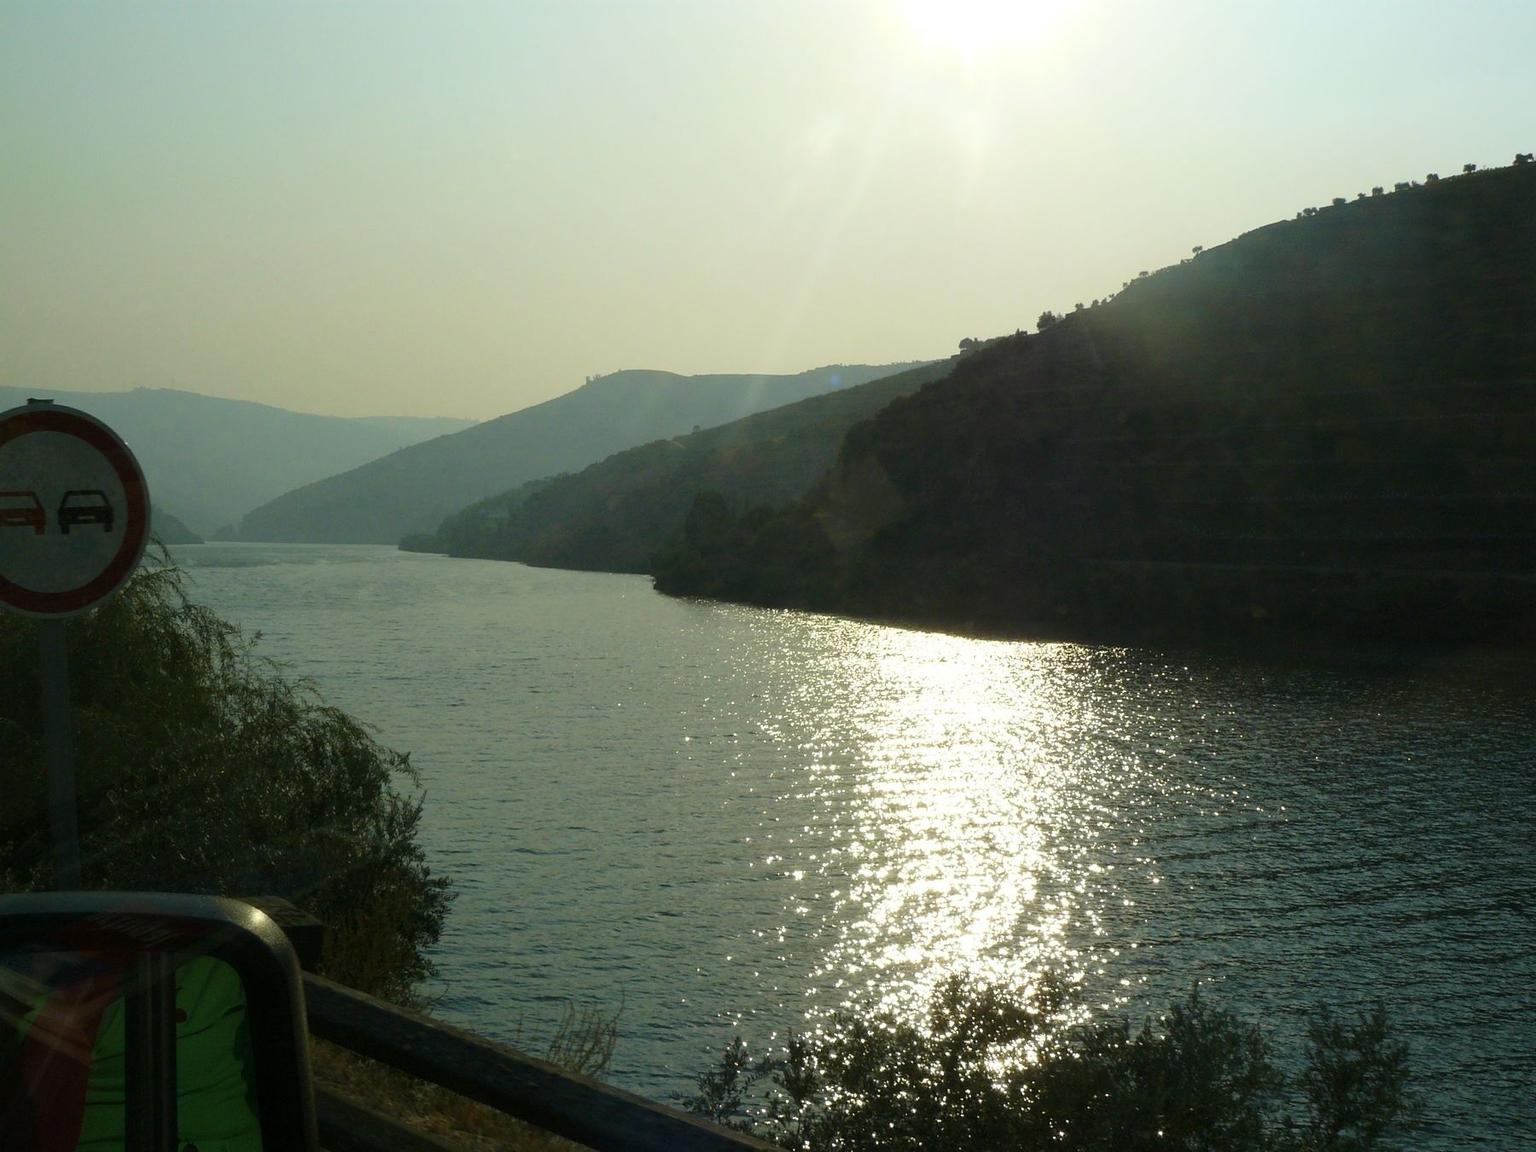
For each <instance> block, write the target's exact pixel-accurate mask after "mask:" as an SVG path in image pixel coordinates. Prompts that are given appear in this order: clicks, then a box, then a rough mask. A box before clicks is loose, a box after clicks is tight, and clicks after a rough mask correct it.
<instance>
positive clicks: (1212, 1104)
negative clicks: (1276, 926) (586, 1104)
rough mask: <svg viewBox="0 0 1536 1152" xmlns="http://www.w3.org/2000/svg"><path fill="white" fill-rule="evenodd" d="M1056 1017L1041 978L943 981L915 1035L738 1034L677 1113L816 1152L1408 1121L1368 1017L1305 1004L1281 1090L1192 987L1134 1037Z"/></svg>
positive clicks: (849, 1028)
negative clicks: (1294, 1062) (1298, 1047)
mask: <svg viewBox="0 0 1536 1152" xmlns="http://www.w3.org/2000/svg"><path fill="white" fill-rule="evenodd" d="M1066 1007H1067V998H1066V996H1065V994H1064V992H1063V990H1062V988H1061V986H1060V985H1057V984H1051V983H1047V984H1046V985H1044V986H1043V988H1042V989H1041V990H1039V991H1037V992H1035V993H1033V994H1031V995H1028V996H1024V995H1015V994H1014V993H1012V992H1010V991H1007V990H1004V989H1000V988H997V987H993V986H988V985H974V984H967V983H965V982H963V981H960V980H951V981H949V982H947V983H946V984H944V985H943V986H942V987H941V988H940V990H939V991H938V993H937V994H936V995H935V998H934V1001H933V1004H932V1006H931V1009H930V1020H929V1027H928V1028H926V1029H921V1028H918V1027H915V1026H913V1025H912V1024H909V1023H904V1022H901V1021H899V1020H896V1019H894V1018H892V1017H889V1016H884V1015H876V1016H858V1015H852V1014H844V1015H841V1016H839V1017H837V1018H835V1019H834V1020H833V1022H832V1026H831V1027H829V1028H828V1029H827V1030H826V1031H824V1032H823V1033H820V1034H818V1035H815V1036H809V1037H807V1036H795V1037H792V1038H791V1039H790V1041H789V1043H788V1045H787V1046H786V1047H785V1048H784V1049H783V1050H782V1051H780V1052H777V1053H773V1054H770V1055H768V1056H765V1057H763V1058H761V1059H758V1060H753V1059H752V1057H751V1054H750V1052H749V1051H748V1049H747V1047H746V1045H745V1044H744V1043H743V1042H742V1041H741V1039H740V1038H739V1037H738V1038H737V1040H736V1041H735V1043H734V1044H733V1045H732V1047H731V1048H729V1049H727V1050H726V1052H725V1053H724V1054H723V1055H722V1057H721V1061H720V1064H719V1065H718V1066H717V1067H716V1068H714V1069H712V1070H711V1071H709V1072H706V1073H705V1074H703V1075H702V1076H700V1077H699V1078H698V1084H699V1092H698V1094H697V1095H696V1096H694V1097H693V1098H691V1099H690V1100H689V1101H688V1107H689V1108H690V1109H691V1110H692V1111H694V1112H696V1113H699V1114H701V1115H706V1116H709V1117H711V1118H713V1119H715V1120H716V1121H718V1122H721V1123H726V1124H730V1125H732V1126H734V1127H738V1128H741V1129H744V1130H750V1131H753V1132H755V1133H756V1134H758V1135H760V1136H763V1137H766V1138H767V1139H770V1140H774V1141H776V1142H778V1143H780V1144H782V1145H783V1146H785V1147H788V1148H801V1149H813V1150H816V1152H864V1150H873V1149H886V1150H911V1152H919V1150H932V1152H950V1150H955V1152H958V1150H960V1149H969V1150H982V1149H1016V1150H1026V1149H1053V1150H1057V1149H1059V1150H1064V1152H1110V1150H1115V1152H1143V1150H1145V1152H1152V1150H1154V1149H1156V1150H1158V1152H1168V1150H1188V1152H1195V1150H1199V1152H1251V1150H1268V1152H1325V1150H1326V1152H1369V1150H1372V1149H1375V1150H1380V1152H1385V1150H1386V1149H1389V1148H1391V1147H1392V1145H1391V1144H1390V1143H1389V1140H1390V1139H1391V1137H1392V1136H1394V1135H1395V1134H1397V1133H1398V1132H1401V1131H1403V1130H1405V1129H1406V1128H1407V1127H1408V1126H1409V1125H1410V1123H1411V1121H1412V1118H1413V1116H1414V1113H1415V1110H1416V1104H1415V1102H1414V1099H1413V1097H1412V1095H1411V1094H1410V1092H1409V1091H1408V1088H1407V1079H1408V1073H1407V1049H1406V1047H1405V1046H1404V1045H1402V1044H1400V1043H1398V1042H1396V1041H1394V1040H1393V1039H1392V1038H1391V1036H1390V1034H1389V1029H1388V1027H1387V1022H1386V1015H1385V1011H1384V1010H1383V1009H1382V1008H1381V1007H1379V1006H1378V1007H1377V1008H1375V1009H1374V1010H1373V1011H1371V1012H1368V1013H1366V1014H1364V1015H1363V1016H1361V1017H1359V1018H1357V1019H1354V1020H1350V1021H1343V1020H1339V1019H1337V1018H1335V1017H1334V1016H1332V1015H1331V1014H1330V1013H1328V1012H1326V1011H1319V1012H1318V1013H1317V1014H1316V1015H1315V1016H1314V1017H1313V1020H1312V1023H1311V1026H1310V1028H1309V1030H1308V1048H1307V1059H1306V1066H1305V1069H1304V1070H1303V1071H1302V1073H1301V1075H1300V1076H1299V1077H1298V1078H1297V1079H1296V1080H1295V1081H1290V1080H1288V1079H1287V1077H1286V1076H1285V1075H1284V1074H1283V1073H1282V1072H1281V1071H1280V1070H1279V1068H1278V1067H1277V1066H1276V1065H1275V1063H1274V1062H1273V1060H1272V1057H1271V1053H1270V1048H1269V1044H1268V1041H1267V1040H1266V1039H1265V1037H1264V1035H1263V1033H1262V1032H1260V1030H1259V1029H1258V1028H1257V1027H1255V1026H1253V1025H1251V1024H1247V1023H1245V1022H1243V1021H1242V1020H1240V1019H1239V1018H1238V1017H1236V1016H1234V1015H1232V1014H1231V1013H1229V1012H1226V1011H1223V1010H1220V1009H1217V1008H1213V1007H1212V1006H1210V1005H1209V1004H1208V1003H1206V1001H1205V1000H1204V999H1203V998H1202V997H1201V996H1200V995H1199V993H1198V991H1196V992H1193V993H1191V994H1190V996H1189V997H1188V998H1187V999H1186V1000H1184V1001H1182V1002H1180V1003H1176V1004H1174V1005H1173V1006H1172V1007H1171V1009H1170V1011H1169V1013H1168V1014H1167V1016H1165V1017H1164V1018H1163V1020H1162V1021H1160V1022H1158V1023H1156V1024H1154V1023H1150V1022H1149V1023H1148V1024H1146V1025H1145V1026H1144V1027H1142V1028H1141V1029H1139V1030H1138V1029H1133V1028H1132V1027H1131V1025H1130V1024H1129V1022H1127V1021H1125V1020H1105V1021H1098V1022H1093V1023H1088V1024H1071V1023H1069V1022H1068V1021H1069V1014H1068V1013H1067V1012H1066V1011H1065V1008H1066ZM1297 1104H1299V1105H1301V1111H1300V1115H1296V1114H1294V1113H1293V1112H1292V1109H1293V1108H1294V1107H1295V1106H1296V1105H1297Z"/></svg>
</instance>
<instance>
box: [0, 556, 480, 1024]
mask: <svg viewBox="0 0 1536 1152" xmlns="http://www.w3.org/2000/svg"><path fill="white" fill-rule="evenodd" d="M252 643H253V642H252V641H251V640H249V639H248V638H246V637H244V636H243V635H242V634H241V632H240V631H239V629H238V628H236V627H235V626H233V625H231V624H228V623H226V622H225V621H223V620H221V619H219V618H218V617H217V616H215V615H214V614H213V613H212V612H209V611H208V610H207V609H204V608H201V607H198V606H197V605H195V604H192V603H190V602H189V601H188V600H187V598H186V596H185V594H184V592H183V588H182V584H181V579H180V575H179V573H178V572H177V571H176V570H174V569H171V568H166V567H160V568H157V569H149V570H144V571H141V572H140V573H139V574H137V575H136V576H135V577H134V578H133V579H132V580H131V581H129V583H128V584H127V585H126V586H125V587H124V588H123V589H122V590H121V591H120V592H119V593H118V594H117V595H116V596H115V597H113V599H111V600H110V601H108V602H107V603H106V604H104V605H103V606H101V607H100V608H98V609H96V610H95V611H94V612H92V613H90V614H88V615H86V616H83V617H80V618H76V619H75V620H72V621H71V622H70V625H69V648H70V668H71V674H72V675H71V693H72V706H73V715H74V722H75V731H76V752H77V755H76V777H77V787H78V792H79V820H80V829H81V841H82V860H83V872H84V881H85V884H86V885H87V886H88V887H92V888H114V889H145V890H158V891H184V892H210V893H219V894H224V895H278V896H283V897H285V898H287V899H289V900H292V901H293V902H294V903H296V904H297V905H299V906H300V907H303V908H306V909H308V910H309V911H311V912H313V913H314V914H315V915H317V916H318V917H320V918H321V919H322V920H324V921H325V922H326V923H327V924H329V925H330V926H331V928H332V930H333V931H332V941H331V946H330V947H329V948H328V951H327V958H326V965H327V969H328V972H329V974H331V975H333V976H335V977H336V978H337V979H340V980H343V981H345V982H346V983H349V984H352V985H354V986H356V987H359V988H362V989H364V990H365V991H370V992H374V993H376V994H382V995H387V996H392V997H395V998H397V999H401V998H408V997H409V994H410V989H411V987H412V985H414V984H415V983H416V982H417V981H419V980H420V979H421V978H423V977H424V976H425V975H427V974H428V972H429V970H430V964H429V962H428V960H427V958H426V955H425V951H424V950H425V948H426V947H427V946H429V945H430V944H431V943H432V942H433V941H435V940H436V939H437V936H438V933H439V931H440V930H441V928H442V924H443V917H444V915H445V913H446V911H447V907H448V903H449V900H450V893H449V890H448V881H447V879H446V878H444V877H439V876H434V875H433V874H432V872H431V870H430V869H429V868H428V867H427V865H426V863H425V860H424V856H423V853H422V849H421V847H420V845H419V844H418V843H417V841H416V830H417V824H418V821H419V820H420V817H421V807H420V804H419V802H418V801H416V800H413V799H410V798H408V797H407V796H405V795H403V794H402V793H401V792H399V791H398V790H397V783H398V782H399V781H400V780H401V779H402V778H403V779H404V780H406V781H412V780H413V779H414V778H413V776H412V775H411V769H410V764H409V762H408V760H407V758H406V757H405V756H403V755H400V754H398V753H395V752H392V751H390V750H389V749H387V748H383V747H381V746H380V745H379V744H378V743H376V742H375V741H374V740H373V738H372V737H371V736H370V735H369V734H368V733H367V731H366V730H365V729H364V728H363V727H362V726H361V725H360V724H359V723H358V722H357V721H355V720H353V719H352V718H351V717H349V716H347V715H346V714H345V713H343V712H341V711H339V710H337V709H335V708H332V707H329V706H327V705H326V704H325V703H324V702H323V701H321V700H320V699H319V697H318V696H317V695H316V693H315V692H314V690H313V688H312V687H311V686H309V685H307V684H303V683H295V682H294V681H292V680H291V679H288V678H286V677H284V676H283V675H281V674H280V672H279V670H278V669H277V668H276V667H274V666H273V665H272V664H271V663H270V662H268V661H266V660H265V659H263V658H261V657H258V656H256V655H255V654H254V653H253V651H252ZM0 668H3V669H4V670H5V675H4V677H3V679H0V764H4V765H5V766H6V773H7V781H6V787H7V791H8V796H7V802H6V804H5V805H4V806H3V807H0V885H3V886H4V888H6V889H8V890H17V889H30V888H41V887H47V886H49V884H50V883H51V864H50V861H51V858H50V848H49V841H48V831H47V830H48V820H47V814H46V813H47V809H46V795H45V770H44V749H43V745H42V732H41V728H40V719H39V707H38V701H39V685H38V649H37V637H36V629H35V627H34V626H33V625H32V624H31V623H30V622H28V621H23V620H20V619H18V618H16V617H12V616H0Z"/></svg>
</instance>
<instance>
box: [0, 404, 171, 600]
mask: <svg viewBox="0 0 1536 1152" xmlns="http://www.w3.org/2000/svg"><path fill="white" fill-rule="evenodd" d="M148 538H149V488H148V486H147V485H146V484H145V483H144V473H143V472H141V471H140V470H139V465H138V461H136V460H135V459H134V458H133V453H132V452H130V451H128V446H127V445H126V444H124V443H123V442H122V440H121V439H120V438H119V437H118V435H117V433H115V432H113V431H112V429H110V428H108V427H107V426H106V425H105V424H103V423H102V422H101V421H99V420H97V419H96V418H95V417H94V416H89V415H87V414H86V413H84V412H81V411H79V410H78V409H75V408H66V407H64V406H63V405H59V404H53V403H50V402H46V401H43V402H34V403H30V404H27V405H25V406H24V407H21V408H12V409H11V410H10V411H9V412H0V608H4V609H9V610H10V611H12V612H20V613H22V614H24V615H28V616H47V617H60V616H70V615H73V614H74V613H77V612H83V611H85V610H86V609H87V608H89V607H91V605H93V604H96V603H97V602H99V601H101V600H103V599H105V598H106V597H108V596H110V595H111V594H112V593H113V592H114V591H116V589H117V587H118V586H119V585H120V584H122V582H123V581H124V580H126V579H127V578H128V576H129V574H130V573H131V572H132V571H133V570H134V568H136V567H137V566H138V563H139V558H140V557H141V556H142V555H143V554H144V544H145V542H146V541H147V540H148Z"/></svg>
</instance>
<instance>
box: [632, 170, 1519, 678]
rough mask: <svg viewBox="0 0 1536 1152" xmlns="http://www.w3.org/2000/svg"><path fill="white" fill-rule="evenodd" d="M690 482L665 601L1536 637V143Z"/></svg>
mask: <svg viewBox="0 0 1536 1152" xmlns="http://www.w3.org/2000/svg"><path fill="white" fill-rule="evenodd" d="M1303 216H1304V218H1301V219H1297V220H1294V221H1286V222H1283V223H1278V224H1273V225H1269V226H1266V227H1263V228H1260V229H1257V230H1256V231H1253V232H1250V233H1248V234H1246V235H1244V236H1241V237H1239V238H1238V239H1236V240H1234V241H1232V242H1230V243H1228V244H1224V245H1222V246H1220V247H1218V248H1213V249H1209V250H1205V251H1200V250H1197V254H1196V255H1195V256H1194V258H1193V259H1190V260H1185V261H1183V262H1182V263H1181V264H1179V265H1176V266H1174V267H1170V268H1166V269H1164V270H1162V271H1161V272H1158V273H1155V274H1153V275H1150V276H1148V275H1146V274H1143V276H1142V277H1141V278H1138V279H1136V280H1134V281H1132V282H1131V283H1130V284H1129V285H1127V286H1126V289H1125V290H1124V291H1123V292H1121V293H1120V294H1118V295H1117V296H1116V297H1115V298H1114V299H1113V300H1111V301H1110V302H1108V303H1105V304H1101V305H1099V306H1097V307H1090V308H1082V306H1081V305H1080V306H1079V308H1080V309H1081V310H1080V311H1077V312H1074V313H1072V314H1070V315H1068V316H1066V317H1065V318H1064V319H1062V320H1060V321H1059V322H1057V323H1055V324H1052V325H1050V326H1049V327H1048V328H1047V329H1046V330H1044V331H1042V332H1040V333H1039V334H1033V335H1017V336H1012V337H1005V338H1003V339H1001V340H998V341H995V342H989V343H987V344H986V345H984V346H982V347H980V348H979V349H977V350H975V351H973V352H971V353H970V354H968V355H963V356H962V357H961V358H960V360H959V362H958V363H957V365H956V366H955V369H954V371H953V373H952V374H951V375H950V376H949V378H948V379H946V380H943V381H941V382H939V383H936V384H932V385H930V386H928V387H926V388H924V389H921V390H920V391H918V392H915V393H913V394H912V395H909V396H906V397H903V398H899V399H897V400H895V401H893V402H892V403H891V404H890V405H889V406H888V407H886V408H885V409H884V410H883V411H881V412H880V413H879V414H878V415H877V416H875V417H873V418H872V419H869V420H866V421H864V422H862V423H860V424H857V425H855V426H854V427H853V428H852V429H851V430H850V431H849V432H848V434H847V435H846V436H845V437H844V439H843V442H842V445H841V449H840V451H839V453H838V456H837V461H836V463H835V464H834V465H833V466H832V467H831V468H830V469H829V470H828V471H827V473H826V475H825V476H824V477H823V478H822V480H821V481H820V482H819V483H818V484H817V485H816V486H815V487H814V488H813V489H812V491H811V493H810V494H809V495H808V496H806V497H805V498H803V499H800V500H796V501H790V502H786V503H784V504H782V505H781V506H780V507H778V508H777V509H774V510H764V509H757V510H751V511H742V510H741V509H739V508H738V507H734V506H732V505H731V503H730V502H729V501H726V500H723V499H721V498H719V497H718V496H712V495H709V494H705V495H701V496H699V497H698V498H697V499H696V500H695V501H694V504H693V507H692V509H691V510H690V511H689V513H688V516H687V518H686V520H685V523H684V529H683V531H682V532H681V533H680V535H679V538H678V539H677V542H676V545H675V547H673V548H672V549H671V550H670V551H669V552H668V554H667V555H666V556H664V557H663V558H662V559H661V561H660V563H659V564H658V566H657V568H656V586H657V588H658V589H661V590H663V591H668V592H674V593H679V594H688V595H704V596H714V597H720V598H726V599H732V600H740V601H746V602H750V603H756V604H767V605H787V606H796V607H802V608H812V609H820V610H824V611H832V612H839V613H849V614H855V615H860V616H868V617H875V618H881V619H901V620H908V621H912V622H916V623H920V624H924V625H930V626H940V627H944V628H949V629H957V630H966V631H971V630H975V631H982V632H988V633H1003V634H1011V635H1028V636H1063V637H1070V638H1087V639H1094V640H1100V641H1107V642H1111V643H1125V642H1154V643H1165V642H1177V643H1183V642H1188V641H1191V640H1199V641H1201V642H1204V641H1213V642H1217V643H1222V644H1226V643H1232V642H1240V643H1244V644H1248V643H1275V644H1282V645H1298V644H1301V645H1308V646H1317V645H1332V644H1336V643H1340V642H1348V643H1355V642H1378V641H1380V642H1390V643H1393V644H1401V643H1410V644H1416V645H1417V644H1424V643H1426V642H1433V643H1443V644H1455V645H1465V644H1476V645H1483V644H1493V645H1501V646H1515V647H1518V648H1521V649H1522V650H1527V651H1528V650H1532V649H1536V453H1533V451H1532V446H1533V445H1536V163H1531V162H1520V161H1517V164H1516V166H1514V167H1511V168H1505V169H1499V170H1491V171H1482V172H1475V173H1472V174H1469V175H1464V176H1457V177H1454V178H1448V179H1443V180H1440V179H1434V180H1426V181H1425V183H1424V184H1423V185H1422V186H1421V185H1418V184H1414V183H1411V182H1410V183H1405V184H1402V185H1400V186H1399V188H1398V190H1397V191H1395V192H1393V193H1387V194H1381V193H1380V192H1378V193H1377V194H1374V195H1370V196H1363V195H1362V197H1361V198H1360V199H1357V200H1355V201H1351V202H1345V201H1343V200H1339V201H1336V202H1335V203H1334V204H1333V206H1331V207H1326V208H1322V209H1315V210H1314V209H1308V210H1307V211H1306V212H1305V213H1304V214H1303Z"/></svg>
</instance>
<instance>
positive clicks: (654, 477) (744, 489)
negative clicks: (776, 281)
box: [402, 361, 950, 572]
mask: <svg viewBox="0 0 1536 1152" xmlns="http://www.w3.org/2000/svg"><path fill="white" fill-rule="evenodd" d="M949 368H950V363H949V361H940V362H937V363H934V364H929V365H925V366H923V367H920V368H913V369H911V370H909V371H906V372H900V373H897V374H896V375H894V376H888V377H885V378H883V379H880V380H872V381H870V382H869V383H867V384H861V385H858V386H856V387H852V388H844V389H842V390H841V391H837V392H830V393H827V394H826V395H823V396H813V397H811V398H810V399H808V400H801V401H800V402H799V403H796V404H789V405H786V406H784V407H782V408H775V409H773V410H772V411H769V412H761V413H758V414H757V415H754V416H748V417H746V418H744V419H742V420H737V421H734V422H733V423H730V424H726V425H724V426H723V427H719V428H710V429H706V430H703V431H700V432H695V433H693V434H692V435H689V436H680V437H675V438H672V439H667V440H656V441H653V442H652V443H650V444H645V445H642V446H641V447H638V448H631V449H629V450H628V451H626V452H620V453H617V454H615V455H613V456H610V457H608V458H607V459H605V460H602V461H599V462H598V463H596V464H593V465H592V466H591V467H589V468H585V469H583V470H582V471H580V472H578V473H575V474H574V475H565V476H559V477H554V478H546V479H542V480H536V481H532V482H530V483H528V484H525V485H523V486H522V487H520V488H517V489H514V490H513V491H511V492H504V493H502V494H501V495H499V496H494V497H492V498H491V499H489V500H482V501H481V502H480V503H478V504H475V505H473V506H471V507H469V508H467V509H465V510H464V511H463V512H460V513H458V514H456V515H454V516H451V517H449V518H448V519H447V520H446V521H444V522H443V525H442V527H441V528H439V529H438V531H437V533H436V534H435V535H433V536H429V537H421V538H407V540H406V541H405V542H404V543H403V544H402V546H403V547H407V548H411V549H415V550H420V551H434V552H447V553H449V554H450V555H454V556H478V557H483V558H487V559H494V560H521V561H524V562H525V563H528V564H535V565H539V566H542V567H549V568H580V569H588V570H594V571H605V572H649V571H650V570H651V564H652V562H653V560H654V559H655V557H656V553H657V552H658V550H659V549H661V548H662V547H663V546H664V545H666V544H668V543H670V542H671V540H672V539H673V538H674V537H675V536H677V534H678V533H679V532H680V531H681V530H682V527H683V521H684V519H685V518H686V516H687V514H688V509H689V507H690V506H691V505H692V503H693V499H694V497H695V496H697V495H698V494H699V493H700V492H705V491H712V492H719V493H725V494H726V495H727V496H728V497H729V499H730V500H731V501H732V502H733V503H734V504H735V505H737V506H738V507H740V508H746V507H751V506H753V505H757V504H780V503H785V502H787V501H790V500H794V499H797V498H799V497H800V496H802V495H803V494H804V493H805V492H806V491H807V490H808V489H809V488H810V487H811V485H812V484H814V483H815V482H816V481H817V480H818V479H819V478H820V477H821V476H822V474H823V473H825V472H826V470H827V468H829V467H830V466H831V464H832V462H833V461H834V460H835V459H836V458H837V449H838V445H839V444H841V443H842V438H843V434H844V433H845V432H847V430H848V429H849V428H850V427H852V426H853V425H854V424H855V423H856V422H858V421H859V420H862V419H865V418H867V417H869V416H872V415H874V414H875V413H876V412H878V411H879V410H880V409H881V408H883V407H885V406H886V405H887V404H889V403H890V402H891V401H892V400H893V399H895V398H896V397H898V396H905V395H907V394H909V393H911V392H914V391H916V390H917V389H918V388H919V387H921V386H922V385H923V384H925V383H928V382H929V381H932V380H936V379H938V378H940V377H941V376H943V375H944V374H945V373H947V372H948V371H949Z"/></svg>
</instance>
